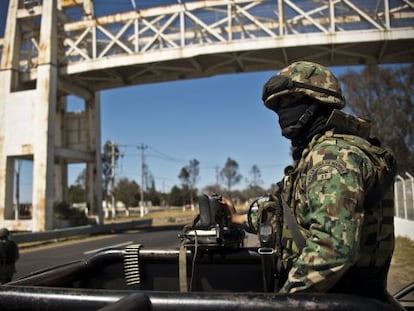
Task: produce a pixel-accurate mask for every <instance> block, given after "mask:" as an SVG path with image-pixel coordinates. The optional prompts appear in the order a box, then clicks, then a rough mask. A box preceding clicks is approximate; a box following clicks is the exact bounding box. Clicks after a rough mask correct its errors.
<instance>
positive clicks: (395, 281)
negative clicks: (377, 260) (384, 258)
mask: <svg viewBox="0 0 414 311" xmlns="http://www.w3.org/2000/svg"><path fill="white" fill-rule="evenodd" d="M413 258H414V241H412V240H410V239H408V238H405V237H397V238H396V239H395V250H394V256H393V257H392V261H391V268H390V271H389V273H388V291H389V292H390V293H391V294H393V293H395V292H397V291H398V290H400V289H401V288H403V287H404V286H406V285H408V284H409V283H412V282H414V264H413Z"/></svg>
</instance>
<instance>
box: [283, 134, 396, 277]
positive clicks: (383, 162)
mask: <svg viewBox="0 0 414 311" xmlns="http://www.w3.org/2000/svg"><path fill="white" fill-rule="evenodd" d="M339 140H342V141H345V142H346V143H348V144H349V145H351V146H355V147H357V148H359V149H360V150H361V151H363V152H364V154H365V155H366V156H367V157H368V158H369V159H370V160H371V162H372V164H373V166H374V168H375V178H374V180H373V181H372V182H371V184H370V186H369V188H368V189H366V195H365V201H364V206H363V208H364V222H363V225H362V228H363V230H362V234H361V239H360V245H361V247H360V254H359V259H358V262H357V264H356V266H357V267H386V269H385V270H388V266H389V262H390V259H391V255H392V251H393V247H394V225H393V216H394V202H393V182H394V177H395V173H396V163H395V160H394V157H393V156H392V154H391V153H390V152H389V151H388V150H386V149H384V148H381V147H379V146H376V145H374V144H372V143H371V142H369V141H368V140H367V139H364V138H361V137H359V136H355V135H351V134H339V133H335V132H334V131H327V132H325V133H324V134H322V135H317V136H315V137H314V138H313V140H312V141H311V142H310V144H309V145H308V146H307V148H306V149H305V150H304V152H303V153H302V158H301V159H300V160H299V162H298V163H297V164H296V165H295V167H292V168H291V169H290V170H289V172H288V174H286V177H285V179H284V191H283V194H282V197H283V199H284V200H285V201H286V202H287V204H288V205H289V207H290V209H291V211H292V212H293V214H294V211H295V206H294V203H293V201H294V200H293V198H294V195H295V193H296V192H297V191H298V190H299V188H300V183H301V182H303V180H302V181H301V178H303V174H301V173H302V172H303V167H304V164H305V163H306V157H307V155H308V154H309V153H310V152H311V151H312V149H313V148H314V147H315V146H316V145H318V144H320V143H322V142H324V143H326V142H329V141H332V143H333V144H335V143H336V141H339ZM296 219H297V218H296ZM297 225H298V227H299V229H300V231H301V232H302V234H303V235H304V236H305V237H309V235H310V233H309V231H308V230H307V229H306V228H303V227H302V226H301V225H300V224H299V223H298V224H297ZM282 240H283V248H284V251H283V256H282V262H283V265H284V267H285V268H286V270H289V269H290V267H291V265H292V263H293V261H294V260H295V259H296V258H297V257H298V256H299V254H300V250H299V249H298V247H297V246H296V244H295V241H294V240H293V239H292V234H291V230H289V229H288V228H286V225H285V226H284V230H283V234H282Z"/></svg>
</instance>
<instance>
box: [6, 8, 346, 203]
mask: <svg viewBox="0 0 414 311" xmlns="http://www.w3.org/2000/svg"><path fill="white" fill-rule="evenodd" d="M6 2H7V1H6ZM118 2H122V3H123V4H122V8H123V9H124V10H126V9H128V10H129V9H130V6H131V2H130V1H126V0H123V1H118ZM137 2H138V3H145V2H149V1H141V2H140V1H137ZM166 2H168V1H160V4H164V3H166ZM174 2H175V1H174ZM0 3H1V4H0V36H3V31H4V5H5V2H4V1H3V0H1V1H0ZM2 13H3V14H2ZM2 16H3V17H2ZM2 20H3V22H2ZM332 69H333V71H334V72H335V73H337V74H339V73H340V72H343V70H344V68H332ZM274 73H275V72H271V71H269V72H260V73H243V74H228V75H220V76H215V77H211V78H203V79H194V80H187V81H179V82H163V83H156V84H146V85H141V86H134V87H125V88H119V89H114V90H109V91H103V92H101V111H102V114H101V120H102V137H101V140H102V144H104V143H105V141H107V140H110V141H113V142H116V143H118V144H120V145H127V146H125V147H122V146H121V147H120V150H121V152H122V153H123V154H124V156H123V157H122V158H121V159H120V161H119V165H118V166H117V173H116V176H117V178H120V177H127V178H129V179H133V180H136V181H137V182H138V183H140V174H141V168H140V163H141V162H140V161H141V158H140V150H138V148H137V147H136V146H139V145H140V144H142V143H143V144H145V145H147V146H148V148H147V149H146V150H145V153H146V163H147V165H148V167H149V170H150V172H151V173H152V175H153V176H154V178H155V183H156V187H157V190H160V191H168V190H169V189H170V188H171V187H172V186H173V185H175V184H177V185H178V184H179V179H178V174H179V172H180V170H181V168H182V167H183V166H185V165H188V164H189V161H190V160H191V159H197V160H198V161H199V162H200V180H199V182H198V184H197V187H198V188H202V187H204V186H205V185H208V184H214V183H215V182H216V168H217V167H218V168H222V167H223V166H224V164H225V162H226V159H227V158H228V157H231V158H232V159H234V160H236V161H237V162H238V163H239V171H240V173H241V174H242V175H243V177H244V178H243V181H242V182H240V184H239V185H237V186H236V188H244V187H246V185H247V183H246V178H247V179H249V178H250V177H251V176H250V175H249V171H250V170H251V168H252V166H253V165H257V166H258V167H259V169H260V171H261V174H262V179H263V182H264V183H263V185H262V186H263V187H265V188H267V187H269V186H270V185H271V184H272V183H274V182H276V181H278V180H279V179H280V178H281V176H282V172H283V168H284V167H285V166H286V165H288V164H290V161H291V160H290V154H289V142H288V141H287V140H286V139H285V138H283V137H282V136H281V135H280V129H279V127H278V123H277V118H276V115H275V114H274V113H273V112H271V111H270V110H267V109H266V108H265V107H264V106H263V104H262V101H261V90H262V86H263V84H264V82H265V81H266V80H267V79H268V78H269V77H270V76H271V75H272V74H274ZM70 103H71V109H75V110H76V109H77V106H78V103H79V102H78V101H77V100H76V99H75V100H74V99H72V98H71V99H70ZM83 167H84V166H83V165H71V167H70V177H69V181H70V182H73V181H74V180H75V179H76V177H77V176H78V174H79V173H80V172H81V170H82V169H83ZM25 170H26V171H30V167H29V165H27V164H25V163H23V166H22V174H23V172H24V171H25ZM21 187H22V191H21V192H22V200H21V201H24V200H25V199H27V198H25V197H24V194H25V193H29V190H28V189H30V188H31V183H30V182H28V181H22V185H21ZM25 189H26V191H25ZM29 200H30V199H29Z"/></svg>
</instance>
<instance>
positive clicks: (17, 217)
mask: <svg viewBox="0 0 414 311" xmlns="http://www.w3.org/2000/svg"><path fill="white" fill-rule="evenodd" d="M20 164H21V163H20V160H19V159H17V160H16V209H15V210H14V219H15V220H18V219H19V211H20Z"/></svg>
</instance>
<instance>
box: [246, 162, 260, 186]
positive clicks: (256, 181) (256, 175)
mask: <svg viewBox="0 0 414 311" xmlns="http://www.w3.org/2000/svg"><path fill="white" fill-rule="evenodd" d="M249 175H250V176H251V179H250V180H249V181H248V183H249V187H258V186H259V185H262V184H263V180H262V173H261V172H260V169H259V167H258V166H257V165H256V164H255V165H253V166H252V168H251V169H250V171H249Z"/></svg>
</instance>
